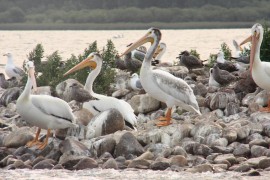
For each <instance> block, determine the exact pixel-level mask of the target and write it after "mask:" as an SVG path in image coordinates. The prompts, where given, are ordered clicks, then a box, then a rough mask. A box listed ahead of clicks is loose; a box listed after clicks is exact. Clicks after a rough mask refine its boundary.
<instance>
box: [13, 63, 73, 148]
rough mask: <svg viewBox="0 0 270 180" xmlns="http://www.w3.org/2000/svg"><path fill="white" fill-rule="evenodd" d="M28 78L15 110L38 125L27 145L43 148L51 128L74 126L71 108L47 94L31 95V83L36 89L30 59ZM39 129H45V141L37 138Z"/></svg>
mask: <svg viewBox="0 0 270 180" xmlns="http://www.w3.org/2000/svg"><path fill="white" fill-rule="evenodd" d="M26 68H27V70H28V79H27V83H26V85H25V88H24V90H23V92H22V94H21V95H20V97H19V98H18V100H17V104H16V107H17V111H18V113H19V114H20V115H21V117H22V118H23V119H24V120H25V121H27V122H28V123H29V124H32V125H34V126H37V127H38V131H37V133H36V137H35V138H34V140H32V141H30V142H28V143H27V146H28V147H31V146H33V145H38V149H43V148H45V147H46V146H47V144H48V139H49V136H50V132H51V129H64V128H68V127H74V126H76V125H75V124H74V123H73V122H74V120H75V117H74V115H73V114H72V110H71V108H70V107H69V105H68V103H67V102H65V101H64V100H62V99H59V98H56V97H52V96H49V95H31V94H30V93H31V88H32V84H33V88H34V91H36V88H37V86H36V84H35V82H36V80H35V76H34V65H33V62H32V61H28V62H27V63H26ZM41 129H47V135H46V139H45V141H44V142H43V143H42V142H40V141H39V140H38V137H39V134H40V131H41Z"/></svg>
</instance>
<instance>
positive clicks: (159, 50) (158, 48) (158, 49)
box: [153, 45, 162, 59]
mask: <svg viewBox="0 0 270 180" xmlns="http://www.w3.org/2000/svg"><path fill="white" fill-rule="evenodd" d="M161 51H162V48H161V47H160V45H158V47H157V49H156V51H155V53H154V55H153V58H154V59H155V58H156V57H157V55H158V54H159V53H160V52H161Z"/></svg>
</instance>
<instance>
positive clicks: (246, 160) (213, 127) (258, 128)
mask: <svg viewBox="0 0 270 180" xmlns="http://www.w3.org/2000/svg"><path fill="white" fill-rule="evenodd" d="M162 68H165V67H162ZM168 68H169V69H168V70H167V71H169V72H171V71H173V68H170V67H168ZM174 69H176V71H177V72H175V74H179V76H181V78H185V80H186V81H187V82H188V83H189V85H190V86H191V87H192V88H193V90H194V93H195V95H196V97H197V101H198V104H199V106H200V110H201V112H202V116H198V115H196V114H192V113H190V112H184V111H183V110H182V109H181V107H177V108H175V109H174V113H173V114H172V117H173V124H171V125H170V126H166V127H160V128H159V127H156V126H155V119H156V118H158V117H159V116H160V115H164V114H165V111H166V109H164V107H165V106H164V104H163V103H161V102H159V101H157V100H155V99H153V98H151V97H150V96H149V95H148V94H144V93H141V92H139V91H136V92H134V91H132V90H131V89H130V88H129V87H128V86H127V87H126V88H127V89H128V90H129V91H128V92H127V94H125V95H124V96H121V98H122V99H125V100H126V101H127V102H129V103H130V104H131V106H132V107H133V109H134V110H135V112H136V114H137V115H138V126H137V131H131V130H130V129H129V128H127V127H125V125H124V120H123V117H122V116H121V114H120V113H119V112H118V111H117V110H115V109H111V110H109V111H105V112H102V113H100V114H99V115H97V116H95V117H93V116H92V115H91V114H89V112H87V111H86V110H84V109H81V106H80V105H79V104H80V102H76V101H75V100H76V99H74V98H72V97H73V95H72V91H71V90H68V89H65V88H70V87H73V84H74V83H73V81H67V82H66V83H65V84H62V85H59V86H58V88H59V90H58V93H59V94H61V97H62V98H63V99H65V100H67V101H71V102H70V105H71V107H72V108H73V110H74V114H75V115H76V116H77V118H78V120H77V123H78V124H79V127H77V128H76V129H68V130H61V131H56V132H55V137H50V139H49V144H48V146H47V147H46V148H45V149H43V150H38V149H36V147H35V146H34V147H31V148H27V147H25V144H26V142H28V141H29V140H31V139H33V138H34V132H35V127H28V126H29V125H28V124H26V122H25V121H24V120H23V119H21V118H20V117H19V116H18V114H17V112H16V104H15V101H16V98H15V99H11V100H9V99H10V98H8V97H13V96H11V95H13V94H15V92H14V91H13V90H10V89H7V90H5V91H2V90H1V91H0V92H2V94H3V96H2V97H1V102H4V103H3V104H2V106H1V107H0V167H1V168H5V169H22V168H28V169H69V170H81V169H89V168H103V169H107V168H113V169H126V168H137V169H152V170H166V169H170V170H173V171H188V172H194V173H195V172H206V171H210V172H222V171H237V172H248V171H252V170H258V169H260V170H265V171H267V170H270V149H269V144H270V114H268V113H263V112H258V108H260V107H261V106H264V105H265V104H266V103H267V101H265V99H266V97H267V95H268V92H265V91H262V90H261V89H258V88H257V90H256V85H255V84H254V82H253V81H252V79H250V78H251V76H249V75H247V74H248V72H240V74H239V77H241V78H239V80H238V81H236V82H232V84H230V85H228V86H226V87H220V88H218V87H211V86H210V87H209V86H208V78H209V69H207V68H206V67H204V68H201V69H194V70H193V71H192V73H188V72H187V71H181V72H179V69H181V68H174ZM171 73H172V74H173V72H171ZM241 73H242V74H241ZM122 74H123V73H122ZM127 76H128V74H127ZM123 78H125V79H126V78H127V77H123ZM70 82H71V85H69V83H70ZM125 82H126V81H125ZM243 82H244V85H243V86H242V85H241V84H243ZM77 86H78V87H80V86H81V85H76V87H77ZM7 92H11V94H10V95H9V94H8V93H7ZM19 92H20V91H19V90H18V93H19ZM5 93H6V95H4V94H5ZM16 93H17V91H16ZM5 98H6V99H5ZM88 98H89V97H88ZM80 100H81V99H80ZM81 101H82V100H81ZM30 113H31V112H30ZM101 122H102V123H101ZM41 134H42V135H45V134H44V132H42V133H41Z"/></svg>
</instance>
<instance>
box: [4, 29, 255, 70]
mask: <svg viewBox="0 0 270 180" xmlns="http://www.w3.org/2000/svg"><path fill="white" fill-rule="evenodd" d="M161 32H162V40H161V41H162V42H165V43H166V44H167V51H166V53H165V54H164V57H163V59H164V61H171V62H173V61H176V58H175V57H176V56H178V54H179V52H181V51H183V50H190V49H196V50H197V52H198V53H199V54H200V55H201V59H207V58H208V57H209V54H210V53H212V54H213V53H217V52H218V51H219V49H220V45H221V44H222V43H223V42H225V43H227V44H228V45H229V47H230V49H231V50H232V52H234V50H235V49H234V46H233V44H232V40H233V39H235V40H236V41H237V42H241V41H242V40H244V39H245V38H246V37H247V36H248V35H249V32H250V29H197V30H161ZM145 33H146V30H106V31H105V30H95V31H0V54H4V53H7V52H10V53H12V54H13V57H14V61H15V63H16V65H18V66H22V62H23V60H25V59H26V58H27V55H28V54H29V52H30V51H32V50H33V49H34V47H35V46H36V45H37V44H38V43H41V44H42V45H43V47H44V50H45V56H47V55H50V54H51V53H53V52H54V51H56V50H58V52H59V54H60V55H61V56H62V58H63V59H64V60H65V59H67V58H69V57H70V56H71V54H74V55H79V54H81V53H83V51H84V49H85V48H87V47H88V45H89V44H90V43H92V42H94V41H97V43H98V47H99V48H100V49H101V48H102V47H104V46H105V45H106V43H107V40H109V39H111V40H112V41H113V43H114V45H115V47H116V49H117V51H118V52H119V53H121V52H123V51H124V50H125V49H126V46H127V45H128V44H130V43H131V42H134V41H136V40H137V39H138V38H140V37H141V36H142V35H144V34H145ZM148 46H149V45H148ZM4 63H6V57H3V56H0V64H4ZM0 70H1V68H0Z"/></svg>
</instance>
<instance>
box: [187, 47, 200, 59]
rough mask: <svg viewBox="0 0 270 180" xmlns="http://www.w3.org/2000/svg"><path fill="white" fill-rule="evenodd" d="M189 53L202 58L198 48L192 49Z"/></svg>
mask: <svg viewBox="0 0 270 180" xmlns="http://www.w3.org/2000/svg"><path fill="white" fill-rule="evenodd" d="M189 53H190V55H193V56H195V57H197V58H198V59H200V54H199V53H198V52H197V51H196V49H191V50H190V52H189Z"/></svg>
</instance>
